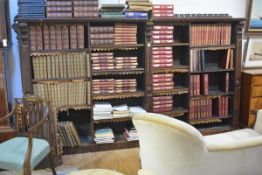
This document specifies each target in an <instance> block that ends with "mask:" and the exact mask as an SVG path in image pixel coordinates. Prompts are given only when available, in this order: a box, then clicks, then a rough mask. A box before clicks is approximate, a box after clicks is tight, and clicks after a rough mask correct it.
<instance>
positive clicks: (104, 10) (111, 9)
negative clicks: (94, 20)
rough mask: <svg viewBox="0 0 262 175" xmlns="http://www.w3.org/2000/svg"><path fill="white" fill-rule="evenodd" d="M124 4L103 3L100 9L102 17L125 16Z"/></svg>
mask: <svg viewBox="0 0 262 175" xmlns="http://www.w3.org/2000/svg"><path fill="white" fill-rule="evenodd" d="M124 9H125V5H124V4H102V5H101V8H100V10H99V14H100V16H101V18H124V17H125V16H124Z"/></svg>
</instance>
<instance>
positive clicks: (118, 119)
mask: <svg viewBox="0 0 262 175" xmlns="http://www.w3.org/2000/svg"><path fill="white" fill-rule="evenodd" d="M131 120H132V117H122V118H111V119H102V120H94V123H95V124H99V123H116V122H127V121H131Z"/></svg>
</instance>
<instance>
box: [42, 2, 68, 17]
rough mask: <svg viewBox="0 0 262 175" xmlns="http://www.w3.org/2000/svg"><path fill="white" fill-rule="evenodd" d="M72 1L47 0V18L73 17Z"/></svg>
mask: <svg viewBox="0 0 262 175" xmlns="http://www.w3.org/2000/svg"><path fill="white" fill-rule="evenodd" d="M72 12H73V11H72V2H71V1H64V0H47V1H46V16H47V18H72V16H73V13H72Z"/></svg>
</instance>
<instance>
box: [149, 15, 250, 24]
mask: <svg viewBox="0 0 262 175" xmlns="http://www.w3.org/2000/svg"><path fill="white" fill-rule="evenodd" d="M152 21H153V22H165V23H167V22H192V21H194V22H214V21H216V22H220V21H221V22H233V21H236V22H237V21H245V18H231V17H198V16H196V17H176V16H172V17H153V18H152Z"/></svg>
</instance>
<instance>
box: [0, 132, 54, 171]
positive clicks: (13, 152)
mask: <svg viewBox="0 0 262 175" xmlns="http://www.w3.org/2000/svg"><path fill="white" fill-rule="evenodd" d="M27 148H28V138H27V137H15V138H13V139H10V140H8V141H6V142H3V143H1V144H0V150H1V155H0V169H6V170H16V171H18V170H22V169H23V165H24V160H25V155H26V152H27ZM49 152H50V146H49V144H48V142H47V141H46V140H42V139H37V138H33V149H32V157H31V168H32V169H33V168H34V167H35V166H36V165H37V164H38V163H40V161H41V160H43V159H44V158H45V157H46V156H47V155H48V153H49Z"/></svg>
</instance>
